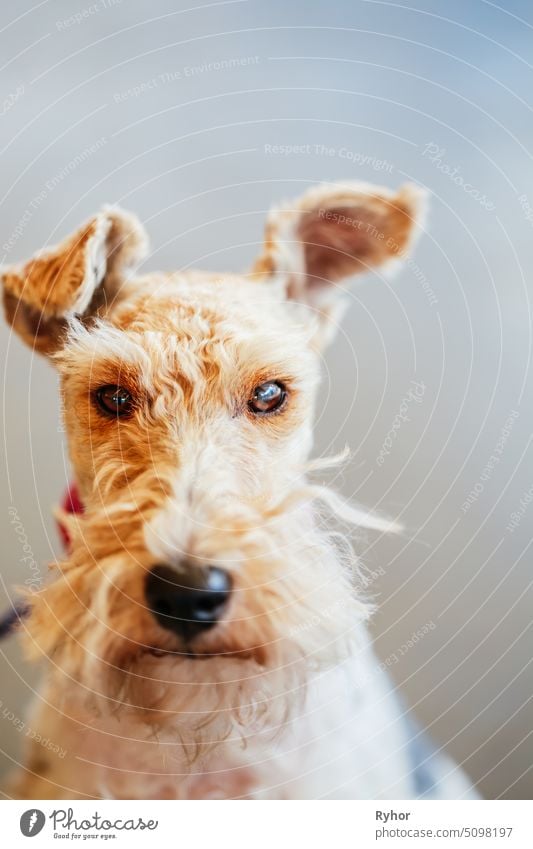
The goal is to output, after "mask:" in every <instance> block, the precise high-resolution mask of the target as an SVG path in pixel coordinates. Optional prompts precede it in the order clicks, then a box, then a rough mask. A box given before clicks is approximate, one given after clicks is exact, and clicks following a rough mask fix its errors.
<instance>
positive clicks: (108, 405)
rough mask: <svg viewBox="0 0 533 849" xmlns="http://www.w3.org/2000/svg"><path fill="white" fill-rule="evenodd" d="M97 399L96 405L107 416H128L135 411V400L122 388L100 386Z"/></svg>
mask: <svg viewBox="0 0 533 849" xmlns="http://www.w3.org/2000/svg"><path fill="white" fill-rule="evenodd" d="M95 397H96V403H97V404H98V406H99V407H100V409H101V410H102V412H104V413H107V415H111V416H126V415H128V414H129V413H131V411H132V409H133V398H132V397H131V395H130V393H129V392H128V390H127V389H124V388H123V387H122V386H112V385H109V386H100V388H99V389H97V390H96V394H95Z"/></svg>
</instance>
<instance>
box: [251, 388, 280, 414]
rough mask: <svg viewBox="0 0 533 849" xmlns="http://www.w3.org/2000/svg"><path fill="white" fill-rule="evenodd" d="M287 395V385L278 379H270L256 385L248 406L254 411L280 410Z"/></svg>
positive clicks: (268, 411) (271, 411) (270, 411)
mask: <svg viewBox="0 0 533 849" xmlns="http://www.w3.org/2000/svg"><path fill="white" fill-rule="evenodd" d="M286 397H287V392H286V390H285V387H284V386H283V385H282V384H281V383H278V382H277V381H273V380H269V381H267V382H266V383H261V384H260V385H259V386H256V387H255V389H254V391H253V395H252V397H251V398H250V400H249V401H248V406H249V408H250V410H251V411H252V412H253V413H260V414H261V413H273V412H274V410H279V408H280V407H281V406H282V404H283V403H284V401H285V399H286Z"/></svg>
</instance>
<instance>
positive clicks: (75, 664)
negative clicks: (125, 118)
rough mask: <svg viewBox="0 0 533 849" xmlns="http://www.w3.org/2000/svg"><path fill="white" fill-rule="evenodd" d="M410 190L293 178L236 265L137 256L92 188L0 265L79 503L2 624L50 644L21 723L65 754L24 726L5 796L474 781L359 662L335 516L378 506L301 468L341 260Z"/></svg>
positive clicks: (396, 234) (374, 254)
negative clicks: (284, 200) (240, 270)
mask: <svg viewBox="0 0 533 849" xmlns="http://www.w3.org/2000/svg"><path fill="white" fill-rule="evenodd" d="M422 207H423V195H422V192H421V191H420V190H418V189H417V188H416V187H414V186H412V185H405V186H403V187H402V188H401V189H400V190H399V191H398V192H397V193H394V192H391V191H389V190H388V189H384V188H379V187H374V186H371V185H367V184H364V183H345V184H329V185H323V186H320V187H317V188H314V189H311V190H310V191H308V192H306V193H305V194H304V195H303V196H302V197H301V198H300V199H298V200H297V201H295V202H293V203H289V204H286V205H284V206H283V207H281V208H280V209H278V210H274V211H272V212H271V213H270V214H269V216H268V219H267V224H266V238H265V243H264V247H263V249H262V252H261V254H260V256H259V258H258V259H257V260H256V262H255V264H254V265H253V267H252V269H251V271H250V272H249V273H247V274H244V275H241V276H238V275H230V274H213V273H204V272H198V271H191V272H190V271H186V272H177V273H148V274H143V275H138V274H137V275H134V274H133V273H132V269H133V268H134V267H135V266H136V265H138V264H139V263H140V262H141V260H143V259H144V257H145V256H146V254H147V249H148V246H147V238H146V235H145V231H144V229H143V227H142V225H141V224H140V223H139V221H138V220H137V219H136V218H135V216H133V215H131V214H129V213H127V212H124V211H123V210H121V209H119V208H116V207H106V208H104V209H103V210H102V211H101V212H100V213H99V214H98V215H97V216H96V217H94V218H93V219H91V220H90V221H89V222H88V223H87V224H85V225H84V226H83V227H82V228H81V229H80V230H78V231H77V232H76V233H75V234H74V235H73V236H71V237H70V238H68V239H66V240H65V241H64V242H63V243H61V244H60V245H58V246H56V247H53V248H46V249H45V250H43V251H41V252H39V253H38V254H37V255H36V256H35V257H33V258H32V259H30V260H29V262H27V263H22V264H20V265H16V266H15V265H12V266H8V267H4V268H2V270H1V273H2V278H3V286H4V300H5V308H6V314H7V317H8V320H9V322H10V323H11V325H12V327H13V328H14V329H15V330H16V331H17V333H18V334H19V335H20V336H21V337H22V338H23V339H24V340H25V341H26V342H27V343H28V344H29V346H30V347H31V348H33V349H37V350H38V351H40V352H42V353H44V354H46V355H47V356H48V357H50V359H51V361H52V362H53V363H54V365H55V366H56V367H57V369H58V371H59V374H60V380H61V392H62V401H63V408H64V418H65V427H66V432H67V436H68V446H69V453H70V459H71V463H72V467H73V473H74V479H75V482H76V487H77V491H78V492H79V497H80V499H81V503H82V504H83V512H80V513H78V514H76V515H67V514H66V513H64V514H63V515H62V518H61V522H62V524H63V525H64V526H65V527H66V528H67V530H68V533H69V537H70V544H69V551H68V553H67V555H66V556H65V558H64V559H63V560H62V561H60V562H58V563H56V564H54V565H53V569H52V575H51V580H50V581H49V582H48V583H47V584H46V586H45V587H44V588H42V589H40V590H39V591H36V592H33V593H28V594H27V595H28V598H27V600H26V604H27V606H28V611H29V612H28V617H27V619H26V620H25V621H24V622H23V623H22V624H21V625H20V627H19V630H20V631H22V632H23V636H24V641H25V644H26V647H27V649H28V653H29V655H30V657H33V658H45V659H46V678H45V681H44V685H43V687H42V689H41V692H40V695H39V698H38V700H37V704H36V706H35V708H34V713H33V716H32V718H31V725H32V727H33V728H35V729H36V730H37V731H38V732H39V733H40V734H41V735H42V736H43V737H44V738H46V739H47V740H51V741H54V742H55V743H57V744H58V746H60V747H61V751H62V752H63V753H65V754H64V756H62V757H58V756H57V755H56V754H54V752H53V751H51V750H50V748H49V747H43V746H40V745H39V744H38V743H37V742H35V741H33V742H32V744H31V746H30V747H29V750H28V751H27V752H26V753H25V761H24V766H23V767H20V768H18V770H16V771H15V773H14V774H12V775H11V776H10V778H9V780H8V784H7V786H6V788H5V792H6V794H7V795H9V796H14V797H22V798H36V799H42V798H94V797H96V798H121V799H124V798H139V799H148V798H172V799H186V798H193V799H198V798H252V799H272V798H274V799H300V798H350V799H354V798H376V799H377V798H396V799H399V798H415V797H417V796H418V797H420V796H424V797H426V798H429V797H433V798H435V797H439V798H442V797H451V798H459V797H461V796H466V795H468V794H469V793H470V792H471V790H470V785H469V783H468V780H467V779H466V778H465V777H464V776H463V774H462V773H461V771H460V769H459V768H458V767H456V766H455V765H454V764H453V762H452V761H450V760H448V758H447V757H446V756H443V755H440V754H438V753H437V752H435V751H433V750H431V749H430V748H428V747H427V745H426V744H425V743H422V740H421V735H420V733H419V732H418V731H417V730H416V729H414V730H413V728H412V727H409V726H408V723H407V721H406V719H405V716H404V713H403V710H402V708H401V707H400V706H399V704H398V703H397V701H396V699H395V696H394V693H393V690H392V688H391V687H390V685H389V684H388V683H387V680H386V678H385V676H384V675H383V674H382V673H381V672H380V670H379V664H378V663H377V662H376V660H375V659H374V657H373V655H372V651H371V649H370V647H369V644H368V638H367V637H366V632H365V625H364V620H365V618H366V616H367V613H368V604H367V603H366V602H365V599H364V594H363V593H362V592H361V577H360V573H359V571H358V566H357V558H356V557H355V556H354V555H353V554H352V553H351V549H350V547H349V544H348V542H347V540H346V537H344V536H342V535H341V534H339V533H338V532H337V533H335V530H334V526H333V525H332V522H331V521H330V519H332V518H334V517H337V518H339V519H340V520H341V521H342V522H343V523H351V524H353V525H354V526H363V527H369V528H375V529H379V530H387V529H389V528H390V527H391V523H388V522H386V521H384V520H383V519H380V518H377V517H373V516H372V515H369V514H367V513H365V512H364V511H359V510H357V509H355V508H352V507H350V506H349V505H347V504H346V503H345V502H344V501H343V500H341V498H340V497H339V496H337V495H335V494H334V493H333V492H332V491H330V490H329V489H327V488H326V487H324V486H319V485H316V484H313V483H312V482H311V480H312V479H310V478H309V477H308V476H309V474H310V471H311V470H312V469H316V468H318V467H319V466H320V461H318V462H316V461H315V463H314V464H313V463H312V462H310V461H309V460H308V457H309V453H310V449H311V446H312V421H313V408H314V404H315V396H316V390H317V385H318V382H319V372H320V369H319V366H320V358H321V355H322V351H323V349H324V346H325V345H326V344H327V342H328V341H329V339H330V338H331V336H332V335H333V332H334V330H335V328H336V325H337V323H338V321H339V320H340V316H341V313H342V310H343V307H344V305H345V301H346V298H345V290H344V289H343V288H342V281H344V279H345V278H348V277H350V276H351V275H354V274H357V273H360V272H364V271H366V270H368V269H371V268H377V267H380V266H383V265H386V264H389V263H391V262H392V263H393V262H395V261H399V260H401V259H402V258H404V257H405V256H406V255H407V250H408V248H409V245H410V243H411V240H412V237H413V235H414V233H415V232H416V230H417V227H418V225H419V222H420V217H421V212H422ZM324 465H325V461H322V466H324ZM339 540H340V542H339ZM362 583H363V584H364V580H363V582H362Z"/></svg>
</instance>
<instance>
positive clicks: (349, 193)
mask: <svg viewBox="0 0 533 849" xmlns="http://www.w3.org/2000/svg"><path fill="white" fill-rule="evenodd" d="M424 208H425V192H424V191H423V190H421V189H419V188H418V187H416V186H415V185H413V184H410V183H408V184H406V185H404V186H402V187H401V188H400V189H399V190H398V191H397V192H392V191H390V190H389V189H386V188H381V187H378V186H373V185H370V184H367V183H359V182H357V183H356V182H353V183H350V182H348V183H333V184H331V183H330V184H326V185H323V186H318V187H317V188H313V189H311V190H310V191H308V192H306V193H305V194H304V195H303V196H302V197H301V198H299V199H297V200H296V201H293V202H292V203H288V204H285V205H284V206H282V207H280V208H278V209H274V210H272V211H271V212H270V213H269V215H268V218H267V224H266V233H265V245H264V249H263V252H262V254H261V255H260V256H259V258H258V259H257V261H256V263H255V265H254V266H253V269H252V275H253V276H256V277H261V278H263V277H265V276H266V277H269V276H272V277H275V278H276V279H281V280H282V283H283V285H284V287H285V291H286V295H287V297H288V298H289V299H291V300H293V301H297V302H299V303H302V304H306V305H307V307H308V308H310V310H311V311H312V312H313V313H314V314H315V315H316V316H317V317H318V318H319V319H326V318H327V317H330V318H331V317H332V316H334V315H336V311H337V310H336V307H337V305H338V303H339V299H338V295H339V294H342V292H343V289H342V286H340V285H339V283H340V281H342V280H343V279H345V278H348V277H351V276H352V275H354V274H359V273H361V272H365V271H369V270H371V269H372V268H376V267H379V266H385V265H388V264H390V263H392V262H394V261H397V260H401V259H403V258H405V257H406V255H407V251H408V249H409V247H410V243H411V241H412V238H413V235H414V234H415V233H416V232H417V230H418V228H419V225H420V224H421V220H422V218H423V214H424ZM319 323H321V324H323V325H324V324H325V323H326V322H325V321H322V322H320V321H319Z"/></svg>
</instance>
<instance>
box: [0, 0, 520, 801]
mask: <svg viewBox="0 0 533 849" xmlns="http://www.w3.org/2000/svg"><path fill="white" fill-rule="evenodd" d="M0 45H1V50H0V66H1V68H2V74H1V78H0V80H1V82H0V131H1V132H0V149H1V163H2V167H1V171H0V194H1V201H0V260H1V261H2V262H4V263H9V262H13V261H16V260H19V259H24V258H27V257H28V256H29V255H30V254H31V253H33V252H34V251H35V250H36V249H37V248H40V247H42V246H44V245H47V244H50V243H54V242H55V241H57V240H58V239H59V238H61V237H63V236H64V235H66V234H67V233H69V232H70V231H71V230H73V229H74V228H76V227H77V226H78V224H79V223H80V222H81V221H82V220H83V219H84V218H86V217H87V216H89V215H90V214H91V213H92V212H94V211H95V210H97V209H98V208H99V206H100V205H101V204H102V203H104V202H112V203H119V204H121V205H123V206H125V207H126V208H130V209H132V210H134V211H135V212H136V213H137V214H138V215H139V216H140V218H141V219H142V220H143V221H144V222H145V223H146V225H147V228H148V230H149V233H150V235H151V239H152V247H153V252H152V254H151V256H150V258H149V259H148V261H147V262H146V265H145V267H146V269H147V270H148V269H156V268H162V269H175V268H179V267H189V266H198V267H204V268H209V269H216V270H225V269H228V270H240V269H243V268H246V267H247V266H249V264H250V263H251V261H252V259H253V257H254V255H255V254H256V252H257V251H258V248H259V243H260V242H261V239H262V228H263V220H264V217H265V214H266V211H267V210H268V208H269V207H270V205H271V204H272V203H274V202H277V201H280V200H283V199H286V198H291V197H293V196H296V195H298V193H300V192H302V191H304V190H305V189H306V187H308V186H309V185H311V184H314V183H317V182H321V181H329V180H346V179H357V180H365V181H369V182H377V183H383V184H385V185H387V186H390V187H394V186H396V185H398V184H400V183H402V182H403V181H405V180H414V181H415V182H416V183H418V184H420V185H422V186H425V187H427V189H428V190H429V192H430V195H431V197H430V214H429V217H428V220H427V223H426V228H425V232H424V233H423V234H422V237H421V239H420V242H419V245H418V247H417V250H416V252H415V254H414V258H413V262H411V263H408V264H407V265H405V266H404V267H403V269H402V270H401V271H400V273H399V274H398V275H397V276H396V278H395V279H394V281H392V282H391V281H389V280H387V279H385V278H383V277H381V276H379V275H374V276H373V277H372V276H368V277H367V278H366V279H365V280H364V281H361V282H358V284H357V286H355V287H354V289H353V291H352V306H351V310H350V312H349V314H348V315H347V317H346V320H345V322H344V325H343V334H342V335H341V336H340V337H339V338H338V339H337V340H336V342H335V343H334V345H333V346H332V348H331V349H330V350H329V351H328V352H327V355H326V358H325V363H324V374H325V380H324V386H323V399H322V400H323V403H321V404H320V406H319V409H320V410H321V414H320V417H319V422H318V426H317V446H316V453H317V454H323V453H327V452H330V451H332V450H339V449H342V448H343V446H344V445H345V444H346V443H348V444H349V445H350V447H351V448H352V451H353V457H352V460H351V462H350V464H349V465H348V466H347V467H346V468H345V469H344V470H343V472H342V474H341V475H340V476H338V478H337V480H336V484H337V485H338V486H340V487H341V488H342V490H343V492H344V493H345V494H346V495H347V496H349V497H351V498H353V499H355V500H357V501H359V502H361V503H363V504H364V505H366V506H368V507H371V508H375V509H378V510H382V511H384V512H386V513H389V514H392V515H394V516H398V517H400V519H401V521H403V522H404V524H405V526H406V529H407V530H406V533H405V535H404V536H403V537H400V538H397V537H389V538H383V537H379V538H377V537H372V536H369V538H368V539H367V540H363V541H362V542H361V544H360V550H361V552H362V554H363V556H364V558H365V561H366V563H367V565H368V566H369V568H370V569H371V570H374V572H375V574H376V580H375V581H373V583H372V588H371V589H372V593H373V595H374V597H375V599H376V601H377V602H378V604H379V611H378V613H377V615H376V616H375V619H374V623H373V631H374V634H375V636H376V640H377V647H378V651H379V653H380V655H381V657H382V659H383V660H384V661H385V662H386V663H387V665H388V666H389V667H390V672H391V674H392V676H393V677H394V680H395V683H396V685H397V686H398V689H399V691H400V692H401V693H402V694H403V696H404V698H405V700H406V702H407V703H408V704H409V705H410V706H411V707H412V708H413V710H414V712H415V713H416V715H417V717H418V719H419V720H420V721H421V722H422V723H423V724H424V725H425V726H426V727H427V728H429V730H430V732H431V733H432V735H433V737H434V739H435V740H436V741H437V742H438V744H439V745H441V746H443V747H444V748H445V749H446V750H448V751H449V752H450V753H451V754H452V755H454V756H455V757H456V758H457V759H458V760H459V761H461V762H462V763H463V764H464V767H465V769H466V770H467V771H468V772H469V773H470V775H471V776H472V778H473V779H474V780H475V781H476V783H477V784H478V787H479V789H480V791H481V792H482V793H484V794H485V795H486V796H488V797H490V798H496V797H498V798H499V797H505V798H520V797H523V798H531V796H532V793H533V770H532V764H533V739H532V736H531V734H532V722H531V717H532V714H533V711H532V707H531V699H532V695H533V674H532V668H531V654H532V652H531V648H532V631H531V620H532V616H531V611H532V590H531V575H532V568H531V560H532V556H533V555H532V549H531V542H532V531H531V527H532V521H533V505H531V504H529V501H531V500H533V499H532V496H533V448H532V447H531V439H532V425H531V422H532V419H533V399H532V384H533V380H532V374H531V310H530V295H531V290H532V285H531V267H532V264H533V262H532V261H533V162H532V148H533V146H532V128H533V112H532V98H531V92H532V91H533V71H532V63H533V9H532V7H531V4H529V3H527V2H525V0H524V2H518V1H517V0H515V1H514V2H513V0H511V2H508V3H506V4H505V9H503V8H500V7H498V6H497V5H495V4H493V3H489V2H483V1H482V0H472V2H470V3H461V2H458V0H452V2H448V3H445V4H444V3H437V2H424V0H413V2H412V3H411V4H409V5H408V4H400V3H396V2H375V0H344V2H323V0H319V1H318V2H316V3H306V2H303V0H295V2H292V3H288V2H281V0H271V2H268V3H266V2H261V0H235V2H227V3H220V2H219V3H210V4H205V5H204V4H202V3H201V2H197V3H192V1H191V0H185V2H176V0H172V2H171V0H154V2H151V3H150V4H147V3H143V2H140V0H95V2H94V3H92V4H91V3H89V2H87V3H85V5H84V4H83V2H80V1H79V0H76V2H67V1H66V0H56V2H46V0H45V2H41V3H39V4H35V5H34V6H32V5H31V4H29V3H26V2H22V3H19V4H16V5H11V6H4V8H3V10H2V19H1V23H0ZM276 145H278V146H279V145H281V146H290V145H305V146H306V148H305V152H302V151H300V152H299V153H290V152H287V150H286V149H285V151H284V153H280V152H277V153H276V152H273V149H272V148H273V147H274V146H276ZM0 343H1V346H2V362H3V364H4V369H3V386H2V396H3V397H2V400H3V435H4V443H3V451H2V464H3V475H4V477H3V479H2V481H3V483H2V487H1V488H0V497H1V500H2V503H1V505H0V521H1V523H2V536H1V539H2V582H1V584H0V595H1V596H2V599H1V600H2V601H3V602H6V603H7V599H8V598H9V597H10V595H11V594H12V587H13V585H14V584H15V583H17V582H21V583H23V582H24V580H26V578H27V577H28V567H27V564H25V563H24V562H22V561H21V559H20V558H21V556H22V552H21V550H20V543H19V538H18V537H17V535H16V533H15V532H14V528H13V523H12V521H11V519H12V515H13V514H12V513H11V514H10V513H9V512H8V510H9V508H14V509H15V510H16V511H17V514H18V516H19V519H20V523H21V524H22V526H23V528H24V532H25V534H26V536H27V538H28V540H29V544H30V546H31V549H32V552H33V554H34V556H35V560H36V562H38V563H39V564H42V566H43V568H44V564H46V562H47V561H49V560H50V559H52V557H53V556H54V552H56V553H57V552H59V550H60V547H59V543H58V540H57V535H56V531H55V528H54V524H53V520H52V517H51V506H52V505H53V504H54V503H55V502H57V501H58V500H59V498H60V497H61V494H62V491H63V490H64V487H65V485H66V482H67V480H68V479H69V471H68V462H67V459H66V452H65V445H64V435H63V433H62V428H61V423H60V413H59V405H58V397H57V381H56V378H55V375H54V373H53V371H52V369H51V368H50V366H49V365H47V364H46V363H45V362H44V361H41V360H40V359H39V358H37V357H32V355H31V353H30V352H29V351H28V350H25V349H24V348H23V346H22V344H21V343H19V342H18V340H16V339H14V338H13V337H11V336H10V335H9V332H8V330H7V328H6V327H5V326H2V328H1V329H0ZM412 381H417V382H418V383H419V384H420V383H422V384H423V385H424V390H423V394H422V397H421V400H420V402H414V401H410V402H409V408H408V419H409V421H403V422H402V424H401V427H400V428H399V429H396V431H395V436H394V437H393V438H392V437H391V439H390V440H389V442H387V441H386V440H387V435H388V433H389V431H390V430H391V428H392V427H393V422H394V420H395V417H396V415H397V414H398V411H399V409H400V406H401V404H402V399H404V398H405V397H406V395H408V393H409V389H410V387H411V386H412ZM389 443H390V445H389ZM384 445H385V446H386V447H387V446H388V447H387V450H388V452H389V453H381V454H380V452H382V451H383V446H384ZM379 457H381V460H380V461H378V458H379ZM491 458H493V459H492V461H491ZM528 493H529V496H528V497H526V496H527V494H528ZM528 498H529V501H528ZM513 514H514V518H513ZM430 624H432V625H433V626H434V627H428V626H429V625H430ZM420 629H422V630H424V629H425V634H424V636H423V638H422V639H419V640H417V641H416V642H413V641H411V642H412V643H413V644H412V645H411V646H410V647H408V649H407V650H406V651H404V652H403V653H400V648H401V647H402V645H405V644H406V643H407V641H408V640H409V639H410V637H411V635H412V634H413V632H416V631H417V630H420ZM0 654H1V656H0V675H1V677H0V682H1V689H0V699H1V700H2V703H3V705H5V706H7V707H8V708H9V710H12V711H14V712H15V713H16V714H17V715H24V710H25V705H26V704H27V703H28V702H29V700H30V699H31V696H32V688H33V687H34V686H35V683H36V681H37V678H38V676H37V674H36V671H35V670H33V669H30V668H28V667H27V666H26V665H25V664H24V663H23V662H22V660H21V658H20V653H19V649H18V647H17V645H16V643H15V642H14V641H13V640H11V641H9V642H7V643H5V644H2V645H1V646H0ZM20 743H21V739H20V735H19V734H17V733H16V729H14V727H13V724H12V723H10V722H9V721H8V720H6V719H5V718H4V719H3V718H2V717H1V716H0V766H1V768H2V769H7V768H8V767H9V765H10V764H11V763H12V762H13V759H15V760H16V758H17V757H18V754H19V752H20Z"/></svg>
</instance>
